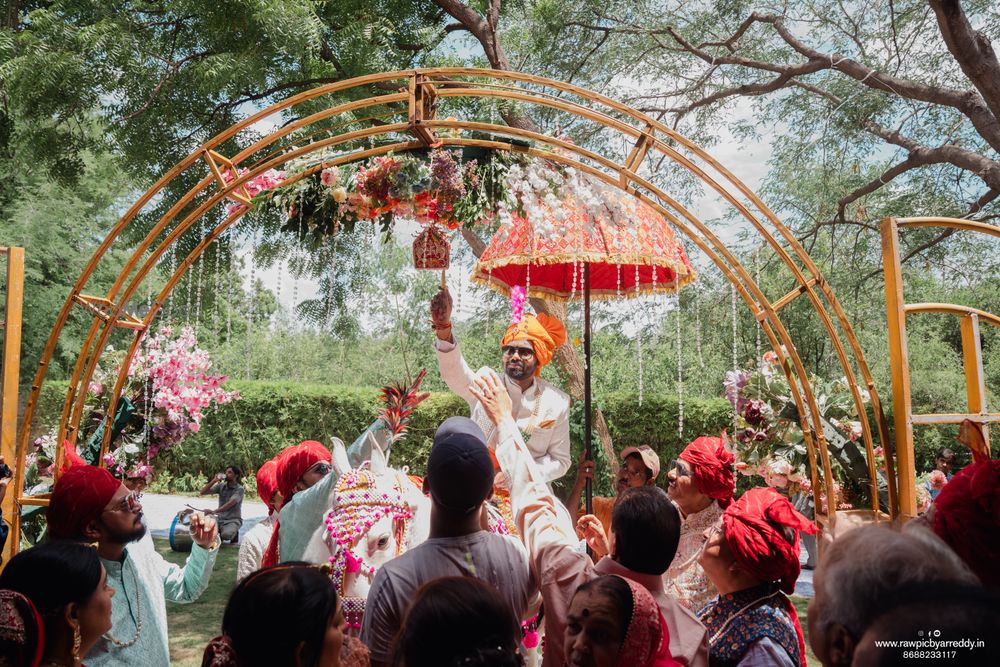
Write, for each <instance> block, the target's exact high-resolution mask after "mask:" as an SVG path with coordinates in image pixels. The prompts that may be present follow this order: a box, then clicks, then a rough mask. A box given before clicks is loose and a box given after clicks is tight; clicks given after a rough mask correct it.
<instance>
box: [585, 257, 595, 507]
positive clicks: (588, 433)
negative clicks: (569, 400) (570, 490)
mask: <svg viewBox="0 0 1000 667" xmlns="http://www.w3.org/2000/svg"><path fill="white" fill-rule="evenodd" d="M583 359H584V365H583V447H584V460H586V461H590V460H592V458H593V451H592V447H591V443H592V442H593V437H594V424H593V420H592V418H591V409H590V264H589V263H587V262H584V263H583ZM584 502H585V506H586V508H587V514H592V513H593V512H594V480H593V479H590V478H588V479H587V485H586V487H585V492H584Z"/></svg>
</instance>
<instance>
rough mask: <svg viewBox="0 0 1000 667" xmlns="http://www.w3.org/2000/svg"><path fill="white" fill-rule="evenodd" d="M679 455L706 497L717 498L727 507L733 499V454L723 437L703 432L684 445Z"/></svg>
mask: <svg viewBox="0 0 1000 667" xmlns="http://www.w3.org/2000/svg"><path fill="white" fill-rule="evenodd" d="M680 458H682V459H684V460H685V461H687V462H688V463H690V464H691V465H692V466H694V469H693V470H692V471H691V476H692V477H693V478H694V485H695V486H696V487H697V488H698V490H699V491H701V492H702V493H704V494H705V495H706V496H708V497H709V498H714V499H715V500H718V501H719V507H722V508H726V507H728V506H729V503H731V502H732V500H733V492H734V491H735V490H736V479H735V477H734V475H733V461H734V460H735V459H734V458H733V455H732V454H731V453H730V452H729V451H728V450H727V449H726V447H725V445H724V444H723V443H722V438H712V437H709V436H702V437H700V438H695V440H694V441H693V442H692V443H691V444H689V445H688V446H687V447H685V448H684V451H683V452H681V455H680Z"/></svg>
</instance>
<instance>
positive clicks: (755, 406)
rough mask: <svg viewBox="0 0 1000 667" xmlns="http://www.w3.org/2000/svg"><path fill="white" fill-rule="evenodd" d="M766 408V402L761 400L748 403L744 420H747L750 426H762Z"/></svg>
mask: <svg viewBox="0 0 1000 667" xmlns="http://www.w3.org/2000/svg"><path fill="white" fill-rule="evenodd" d="M764 407H765V406H764V401H761V400H759V399H756V398H755V399H751V400H749V401H747V402H746V405H745V406H744V407H743V419H745V420H747V423H748V424H751V425H753V426H760V425H761V424H762V423H763V422H764Z"/></svg>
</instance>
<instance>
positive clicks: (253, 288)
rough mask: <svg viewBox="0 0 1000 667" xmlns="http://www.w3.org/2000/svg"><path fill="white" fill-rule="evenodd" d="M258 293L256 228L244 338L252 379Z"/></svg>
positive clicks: (251, 241) (253, 240) (252, 244)
mask: <svg viewBox="0 0 1000 667" xmlns="http://www.w3.org/2000/svg"><path fill="white" fill-rule="evenodd" d="M256 295H257V230H254V232H253V236H251V238H250V300H249V303H248V304H247V333H246V338H245V340H244V347H243V350H244V352H245V356H246V360H247V364H246V379H247V380H249V379H250V371H251V367H250V340H251V337H252V336H253V317H254V312H255V306H256V305H257V303H256V302H257V300H256V298H255V297H256Z"/></svg>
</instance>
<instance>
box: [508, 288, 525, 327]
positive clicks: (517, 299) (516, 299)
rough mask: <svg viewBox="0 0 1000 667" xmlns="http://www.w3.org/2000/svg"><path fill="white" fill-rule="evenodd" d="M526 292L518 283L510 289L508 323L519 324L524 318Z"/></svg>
mask: <svg viewBox="0 0 1000 667" xmlns="http://www.w3.org/2000/svg"><path fill="white" fill-rule="evenodd" d="M525 296H526V292H525V290H524V288H523V287H522V286H520V285H516V286H514V287H512V288H511V290H510V323H511V324H520V323H521V320H523V319H524V299H525Z"/></svg>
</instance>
